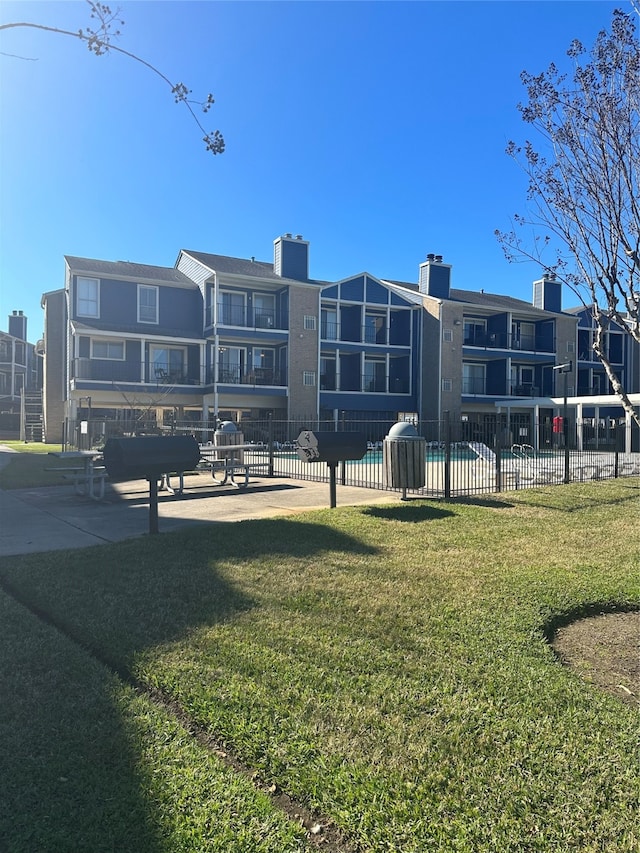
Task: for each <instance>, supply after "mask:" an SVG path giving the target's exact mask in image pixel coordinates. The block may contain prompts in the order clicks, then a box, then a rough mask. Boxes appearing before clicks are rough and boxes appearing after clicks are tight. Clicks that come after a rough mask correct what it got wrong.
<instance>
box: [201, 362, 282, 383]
mask: <svg viewBox="0 0 640 853" xmlns="http://www.w3.org/2000/svg"><path fill="white" fill-rule="evenodd" d="M210 381H213V371H211V379H210ZM218 382H220V383H221V384H223V385H276V386H284V385H286V380H285V378H284V376H283V375H282V373H281V372H280V371H279V370H273V369H271V368H266V367H253V368H250V369H245V368H241V367H225V366H224V365H220V366H219V367H218Z"/></svg>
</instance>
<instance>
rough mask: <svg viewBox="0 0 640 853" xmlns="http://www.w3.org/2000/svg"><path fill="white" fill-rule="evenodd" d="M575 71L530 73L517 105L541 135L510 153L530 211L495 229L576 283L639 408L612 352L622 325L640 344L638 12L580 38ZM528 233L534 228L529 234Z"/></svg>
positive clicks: (516, 248)
mask: <svg viewBox="0 0 640 853" xmlns="http://www.w3.org/2000/svg"><path fill="white" fill-rule="evenodd" d="M567 56H568V57H569V61H570V62H571V63H572V66H573V67H572V73H571V75H570V76H568V75H567V74H565V73H563V72H562V71H560V70H559V69H558V68H557V67H556V65H555V64H551V65H550V66H549V68H548V69H547V70H546V71H543V72H542V73H541V74H539V75H533V74H529V73H527V72H523V73H522V75H521V79H522V83H523V85H524V86H525V88H526V90H527V97H528V100H527V102H526V103H524V104H520V105H519V106H518V109H519V110H520V113H521V115H522V118H523V120H524V121H525V122H526V123H527V124H529V125H530V126H531V127H532V128H533V130H535V131H536V141H535V143H534V142H532V141H529V140H527V141H526V142H525V144H524V146H519V145H517V144H516V143H515V142H510V143H509V145H508V147H507V153H508V154H509V155H510V156H512V157H513V158H514V159H515V160H516V162H517V163H518V164H519V165H520V166H521V167H522V168H523V169H524V171H525V173H526V175H527V178H528V182H529V185H528V193H527V201H528V210H527V213H526V214H524V215H516V216H515V217H514V228H513V230H512V231H510V232H502V231H496V235H497V237H498V239H499V241H500V243H501V245H502V247H503V249H504V251H505V255H506V256H507V258H508V259H509V260H511V261H514V260H523V259H528V260H534V261H536V262H538V263H540V264H541V266H542V267H543V268H544V269H545V270H549V271H551V272H552V273H553V274H554V275H555V276H556V278H557V279H558V280H560V281H563V282H564V283H565V284H566V285H568V287H570V288H571V290H572V291H573V293H574V294H575V295H576V296H577V297H578V298H579V299H580V301H581V302H582V304H583V305H585V306H587V307H589V308H590V309H591V311H592V314H593V318H594V320H595V327H596V333H595V336H594V344H593V349H594V351H595V352H596V354H597V355H598V357H599V358H600V360H601V362H602V364H603V365H604V369H605V371H606V373H607V376H608V377H609V380H610V382H611V385H612V388H613V390H614V391H615V393H616V394H617V395H618V397H619V398H620V400H621V401H622V404H623V405H624V408H625V410H626V411H628V412H629V413H630V414H631V416H632V417H633V418H634V420H635V422H636V423H637V424H638V425H639V426H640V416H639V414H638V412H637V411H636V410H635V409H634V407H633V406H632V404H631V402H630V400H629V397H628V394H627V391H626V390H625V388H624V387H623V384H622V382H621V380H620V378H619V377H618V376H617V375H616V372H615V370H614V369H613V367H612V364H611V362H610V360H609V356H608V353H607V349H606V345H605V333H606V331H607V329H608V328H609V327H610V324H611V323H616V324H618V325H619V326H620V327H621V328H622V329H623V330H624V331H625V332H626V333H627V334H628V335H630V336H631V338H633V340H634V341H635V342H636V343H638V344H640V324H639V318H638V311H639V308H640V187H639V171H640V114H639V103H640V44H639V42H638V39H637V35H636V25H635V21H634V19H633V17H632V16H631V15H629V14H626V13H624V12H622V11H620V10H616V11H615V12H614V13H613V18H612V22H611V28H610V31H607V30H602V31H601V32H600V33H599V34H598V36H597V38H596V40H595V43H594V45H593V47H592V49H591V50H590V51H588V52H587V51H586V50H585V48H584V47H583V46H582V44H581V43H580V42H579V41H577V40H574V41H573V43H572V44H571V46H570V48H569V50H568V51H567ZM523 234H526V235H528V236H523Z"/></svg>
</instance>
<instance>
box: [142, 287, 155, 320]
mask: <svg viewBox="0 0 640 853" xmlns="http://www.w3.org/2000/svg"><path fill="white" fill-rule="evenodd" d="M138 322H139V323H157V322H158V288H157V287H152V286H149V285H146V284H139V285H138Z"/></svg>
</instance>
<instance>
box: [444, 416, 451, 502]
mask: <svg viewBox="0 0 640 853" xmlns="http://www.w3.org/2000/svg"><path fill="white" fill-rule="evenodd" d="M443 414H444V497H445V500H450V498H451V416H450V413H449V412H448V411H445V412H443Z"/></svg>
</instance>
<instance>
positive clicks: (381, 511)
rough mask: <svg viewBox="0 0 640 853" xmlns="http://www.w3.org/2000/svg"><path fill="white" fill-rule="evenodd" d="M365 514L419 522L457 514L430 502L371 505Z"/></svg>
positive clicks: (363, 512)
mask: <svg viewBox="0 0 640 853" xmlns="http://www.w3.org/2000/svg"><path fill="white" fill-rule="evenodd" d="M362 514H363V515H370V516H372V517H373V518H381V519H384V520H387V521H407V522H411V523H413V524H419V523H420V522H422V521H435V520H436V519H439V518H447V517H448V516H452V515H455V513H454V512H452V511H451V510H450V509H441V508H440V507H438V506H432V505H430V504H427V505H425V504H422V503H421V504H411V503H406V504H403V505H402V506H371V507H367V508H366V509H364V510H363V511H362Z"/></svg>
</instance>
